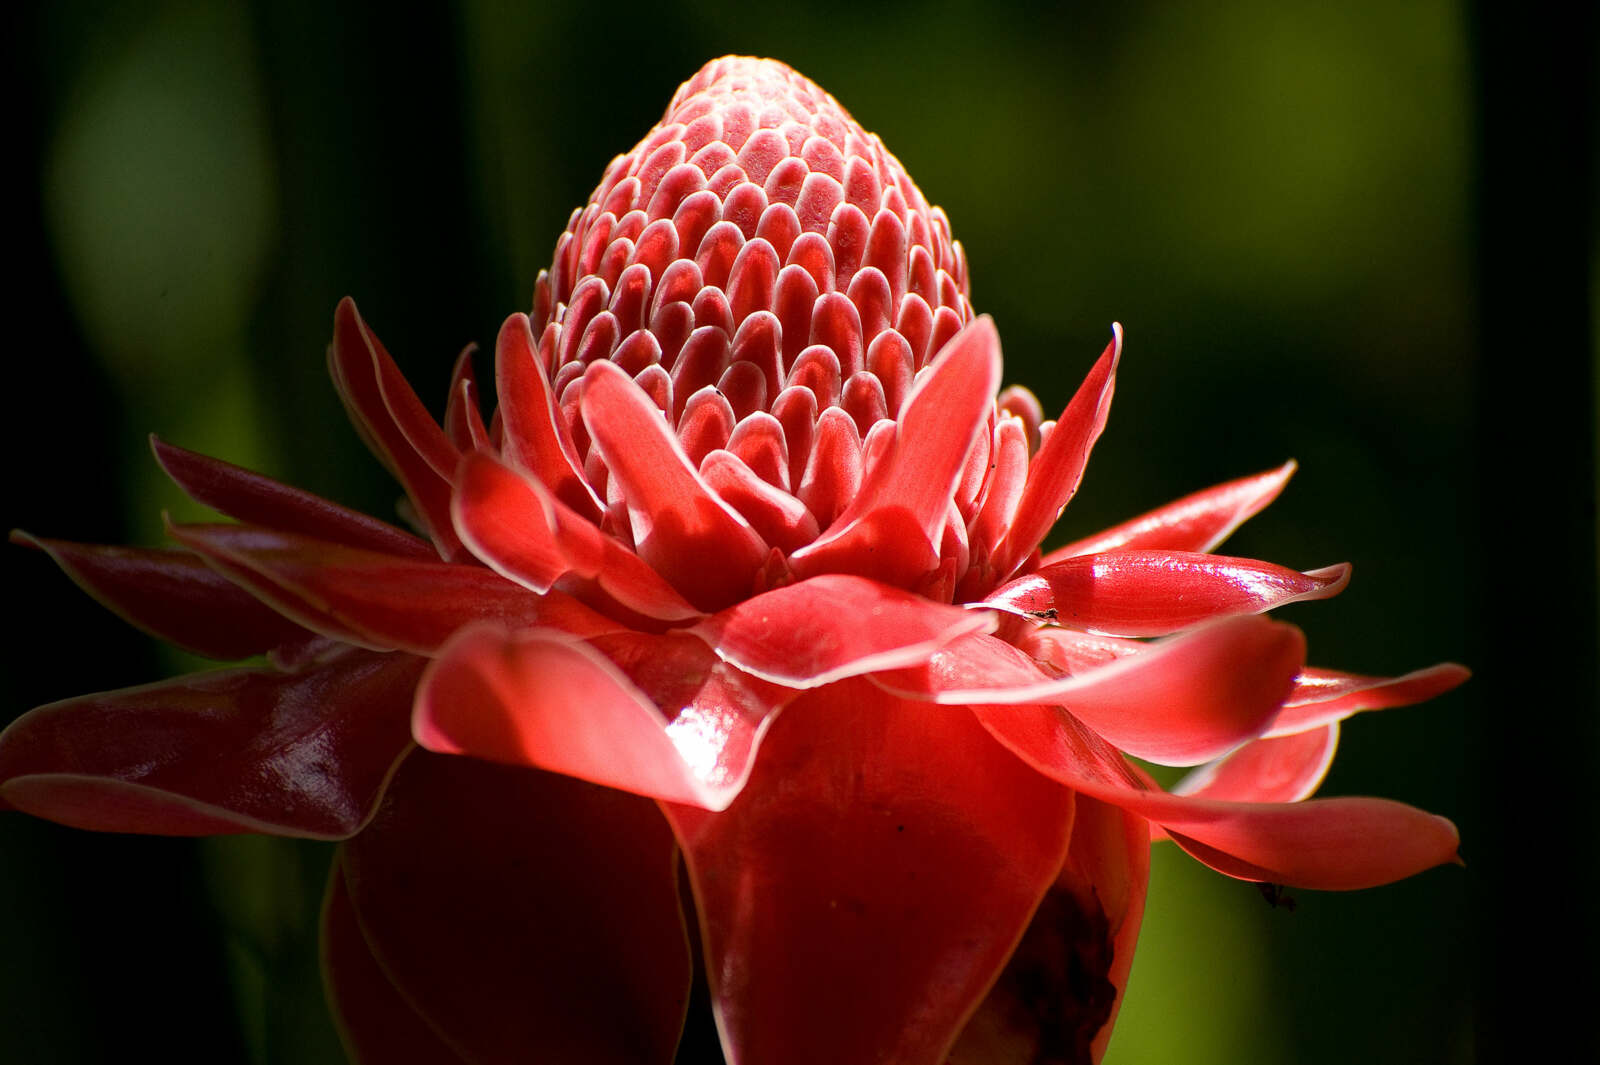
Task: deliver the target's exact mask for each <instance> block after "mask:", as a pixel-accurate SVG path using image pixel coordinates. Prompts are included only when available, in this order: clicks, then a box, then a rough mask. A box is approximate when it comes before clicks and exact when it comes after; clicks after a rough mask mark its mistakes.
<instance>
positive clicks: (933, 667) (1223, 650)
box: [874, 617, 1305, 765]
mask: <svg viewBox="0 0 1600 1065" xmlns="http://www.w3.org/2000/svg"><path fill="white" fill-rule="evenodd" d="M1304 661H1305V638H1304V637H1303V636H1301V634H1300V630H1299V629H1296V628H1294V627H1293V626H1292V625H1284V624H1281V623H1279V622H1273V621H1268V620H1266V619H1265V618H1256V617H1246V618H1232V619H1228V620H1226V621H1221V622H1217V623H1216V624H1213V625H1208V626H1206V627H1204V628H1201V629H1197V630H1195V631H1194V632H1191V633H1185V634H1184V635H1182V636H1177V637H1174V638H1172V639H1170V640H1166V641H1164V642H1162V643H1157V644H1152V645H1150V646H1149V647H1148V649H1147V650H1145V651H1143V652H1142V653H1139V654H1136V655H1129V656H1127V657H1124V658H1121V659H1118V660H1116V661H1114V662H1113V663H1112V664H1110V665H1106V666H1103V667H1101V668H1099V669H1093V670H1090V671H1088V672H1086V673H1080V674H1078V675H1076V676H1069V677H1059V678H1056V677H1050V676H1047V675H1046V674H1045V673H1043V672H1042V671H1041V670H1040V669H1039V668H1038V666H1037V665H1035V664H1034V663H1033V662H1032V661H1031V660H1030V659H1028V657H1027V656H1026V655H1025V654H1023V653H1022V652H1020V651H1018V650H1017V649H1015V648H1013V647H1011V646H1010V645H1009V644H1006V643H1004V642H1003V641H1000V640H997V639H993V638H990V637H986V636H971V637H968V638H966V639H964V640H962V641H960V642H959V643H956V644H952V645H951V646H950V647H947V648H945V649H944V650H942V651H939V652H936V653H935V654H933V655H932V656H931V657H930V658H929V660H928V661H927V663H926V664H925V665H922V666H919V667H917V668H914V669H907V670H901V671H898V672H895V673H888V674H884V675H881V676H879V677H876V678H874V679H875V680H877V681H878V683H880V684H882V685H883V686H885V687H887V688H889V689H891V690H897V691H905V692H908V693H913V694H916V695H919V696H921V697H924V698H930V699H932V700H933V701H935V702H939V703H947V704H967V703H985V704H990V705H993V706H1000V705H1009V706H1016V705H1020V704H1024V703H1051V704H1056V705H1059V706H1063V707H1065V708H1066V709H1068V710H1070V711H1071V713H1072V715H1073V716H1074V717H1075V718H1077V719H1078V720H1079V721H1082V722H1083V723H1084V724H1085V725H1088V726H1089V727H1090V728H1092V729H1094V730H1095V732H1097V733H1099V734H1100V735H1101V736H1103V737H1105V738H1106V739H1107V740H1109V741H1111V743H1112V744H1114V745H1115V746H1116V747H1117V748H1118V749H1120V750H1122V751H1125V752H1127V753H1128V754H1131V755H1134V756H1135V757H1138V758H1143V759H1145V760H1147V761H1151V762H1157V763H1160V764H1162V765H1198V764H1200V763H1201V762H1206V761H1209V760H1210V759H1213V758H1216V757H1219V756H1220V755H1222V754H1223V753H1224V752H1226V751H1229V750H1231V749H1232V748H1234V747H1236V746H1238V745H1239V744H1240V743H1243V742H1245V741H1246V740H1249V739H1252V738H1254V737H1255V736H1258V735H1260V734H1261V731H1262V730H1263V729H1265V728H1266V727H1267V725H1268V724H1269V723H1270V722H1271V721H1272V719H1273V717H1274V716H1276V714H1277V713H1278V708H1279V707H1280V706H1282V705H1283V700H1284V698H1285V697H1286V696H1287V695H1288V694H1289V690H1290V687H1291V685H1292V684H1293V683H1294V677H1295V674H1296V673H1298V672H1299V670H1300V667H1301V665H1302V664H1303V662H1304Z"/></svg>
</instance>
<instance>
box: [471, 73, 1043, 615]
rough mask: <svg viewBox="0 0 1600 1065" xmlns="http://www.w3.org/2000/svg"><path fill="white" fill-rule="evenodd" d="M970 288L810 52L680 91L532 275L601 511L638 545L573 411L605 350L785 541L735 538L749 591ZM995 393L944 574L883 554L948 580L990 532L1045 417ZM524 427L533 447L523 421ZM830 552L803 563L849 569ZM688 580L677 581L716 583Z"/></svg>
mask: <svg viewBox="0 0 1600 1065" xmlns="http://www.w3.org/2000/svg"><path fill="white" fill-rule="evenodd" d="M968 293H969V289H968V278H967V266H966V259H965V256H964V255H963V253H962V250H961V245H960V244H959V243H958V242H956V241H954V240H953V239H952V238H951V234H950V224H949V220H948V219H947V218H946V217H945V214H944V212H943V211H942V210H941V209H939V208H938V207H932V206H930V205H929V204H928V202H927V200H926V199H925V198H924V197H923V195H922V193H921V192H920V191H919V190H918V188H917V187H916V185H915V184H913V183H912V181H911V179H910V178H909V177H908V176H907V174H906V171H905V169H904V168H903V167H902V166H901V165H900V162H899V161H898V160H897V159H896V158H895V157H894V156H893V155H892V154H890V152H889V151H888V150H887V149H886V148H885V147H884V146H883V142H882V141H881V140H879V139H878V137H877V136H876V135H874V134H870V133H867V132H866V131H864V130H863V129H862V128H861V127H860V126H859V125H858V124H857V123H856V122H855V120H854V119H852V118H851V117H850V116H849V115H848V114H847V113H846V112H845V111H844V110H843V108H841V107H840V106H839V104H838V103H837V101H835V100H834V99H833V97H832V96H830V95H828V94H827V93H825V92H823V91H822V90H820V89H819V88H818V87H817V86H816V85H815V84H813V83H812V82H810V81H809V80H807V79H805V78H803V77H802V76H800V75H799V74H796V73H794V72H793V71H790V70H787V69H786V68H782V67H779V66H777V65H776V64H764V63H756V62H751V61H748V60H741V59H725V60H721V61H718V62H717V63H713V64H710V65H708V66H707V67H706V68H704V69H703V70H701V71H700V73H699V74H697V75H696V76H695V78H694V79H692V80H691V81H689V82H687V83H686V84H685V85H683V86H682V87H681V88H680V89H679V90H678V93H677V95H676V96H675V97H674V99H673V101H672V103H671V104H670V105H669V107H668V109H667V113H666V116H665V117H664V118H663V120H662V122H661V123H660V124H659V125H658V126H657V127H656V128H655V130H653V131H652V132H651V133H650V134H649V135H648V136H647V137H646V138H645V139H644V140H643V141H642V142H641V143H640V144H639V145H638V146H637V147H636V148H634V149H633V151H631V152H629V153H627V154H626V155H622V156H619V157H617V158H616V159H615V160H613V161H612V163H611V165H610V166H609V167H608V168H607V170H606V172H605V175H604V177H603V178H602V179H601V181H600V184H599V185H598V186H597V187H596V189H595V191H594V194H593V195H592V196H591V197H590V201H589V203H588V205H587V206H585V207H583V208H580V209H578V210H577V211H574V212H573V214H572V217H571V220H570V222H569V223H568V226H567V229H566V232H565V233H563V234H562V236H561V238H560V239H559V241H558V242H557V245H556V251H555V257H554V261H553V263H552V265H551V267H550V269H549V270H548V271H545V272H542V273H541V274H540V276H539V279H538V282H537V285H536V289H535V298H534V310H533V314H532V318H531V323H530V327H531V331H532V334H533V335H534V336H536V337H537V344H536V352H537V356H536V357H537V360H538V363H539V365H540V368H541V369H542V371H543V373H544V374H545V375H546V377H547V378H548V380H549V382H550V388H551V392H552V395H553V397H554V399H555V403H556V405H557V408H558V409H559V411H560V418H559V424H558V432H560V433H562V434H564V435H563V439H562V440H561V444H562V446H563V448H564V449H569V451H568V454H569V455H570V456H571V458H572V460H573V466H574V467H575V469H576V470H577V471H581V473H582V476H583V478H584V480H585V481H587V484H588V487H589V488H590V490H591V491H592V493H593V500H592V502H593V503H594V504H595V505H596V507H597V512H593V513H592V516H594V517H596V518H598V521H599V525H600V527H601V528H602V529H603V530H604V531H605V532H606V533H608V534H611V535H613V536H615V537H617V538H618V539H619V540H621V541H622V542H624V543H627V544H629V545H635V544H636V540H637V531H638V530H637V528H636V522H633V521H630V520H629V515H628V505H627V498H626V497H627V493H626V492H625V491H623V490H622V488H621V486H620V485H619V484H618V483H617V480H616V478H614V477H613V471H612V469H611V464H610V463H609V462H608V461H607V454H606V452H607V449H606V447H605V446H604V445H601V446H596V443H597V442H596V440H595V434H594V433H593V432H592V431H591V428H590V426H589V425H588V424H586V421H585V417H584V413H583V408H584V404H583V402H582V397H583V395H584V392H585V391H586V389H587V386H588V384H589V383H590V382H591V381H592V379H593V374H592V373H591V372H589V367H590V366H591V365H592V364H594V363H596V362H600V361H607V362H610V363H611V364H613V365H615V366H617V367H619V368H620V369H622V370H623V371H625V372H626V374H627V375H628V377H630V378H631V379H632V380H633V382H634V383H635V384H637V385H638V386H639V388H640V389H641V390H643V392H644V393H645V394H647V395H648V396H649V397H650V398H651V399H652V400H653V401H654V403H655V404H656V406H657V407H658V408H659V409H660V410H661V411H662V413H663V414H664V415H665V416H666V419H667V423H668V424H669V426H670V427H671V429H672V431H673V434H674V436H675V438H676V441H677V443H678V446H679V447H680V448H681V450H682V452H683V455H684V457H685V458H686V459H687V462H688V464H689V465H690V467H691V468H692V469H693V470H694V471H695V472H696V473H697V474H698V476H699V478H700V479H701V480H702V481H703V482H704V483H705V485H706V486H708V487H709V488H710V490H711V491H712V492H714V493H715V496H716V498H717V499H719V500H720V501H721V502H723V503H725V504H726V505H727V506H728V507H729V508H730V509H731V510H732V511H734V512H735V513H736V514H737V515H738V518H739V519H741V520H742V522H743V523H744V524H746V525H748V526H749V528H750V529H751V530H753V531H754V532H755V533H756V534H757V535H758V536H759V538H760V540H761V542H762V545H763V546H764V547H766V548H770V549H775V550H776V552H777V553H778V556H779V559H778V560H777V561H774V560H772V559H771V557H770V555H769V553H768V552H767V551H765V550H749V549H747V550H746V551H745V552H744V553H743V556H742V557H743V558H744V561H745V562H746V564H747V565H748V564H749V563H751V562H752V561H753V562H754V568H755V570H756V571H758V572H753V573H749V574H746V575H745V576H747V577H749V578H751V579H750V580H749V581H747V582H746V583H745V584H744V586H743V587H741V588H730V589H728V592H727V594H728V595H732V596H735V597H738V596H739V593H741V592H742V593H743V594H745V595H747V594H749V593H750V592H752V591H759V590H760V589H761V587H763V586H765V585H766V584H768V583H771V582H773V581H780V582H781V581H784V580H788V579H792V574H791V572H790V567H789V565H788V562H787V560H788V559H789V558H790V556H792V555H793V554H794V553H795V552H797V551H801V550H802V549H804V548H805V547H807V545H810V544H812V543H814V542H815V541H816V540H817V538H818V536H819V534H821V533H822V532H823V531H824V530H827V529H828V528H829V527H830V526H831V525H833V523H834V522H835V521H836V520H837V519H838V518H839V517H840V516H841V515H842V514H843V513H844V512H845V510H846V509H847V507H848V505H849V504H850V502H851V501H852V500H853V499H855V498H856V497H857V495H858V493H859V492H860V491H861V489H862V485H863V478H864V472H865V467H866V466H867V465H868V464H869V458H870V457H873V456H878V457H881V456H883V455H884V454H886V453H887V452H888V451H889V450H890V440H891V438H892V436H893V434H894V432H895V420H896V419H897V418H899V417H900V416H901V415H902V413H903V412H904V410H905V407H906V403H907V400H908V399H909V397H910V395H911V393H912V391H913V388H914V385H915V382H916V381H917V379H918V376H919V375H920V374H923V373H924V371H925V370H926V369H927V367H928V364H929V362H930V360H932V359H933V358H934V356H936V355H937V354H938V353H939V352H940V351H941V350H943V349H944V348H945V346H946V344H947V343H948V342H949V341H950V340H951V339H953V338H954V337H955V336H956V335H957V334H958V333H960V332H961V330H962V329H963V328H964V327H966V326H967V325H968V324H969V323H971V322H972V321H973V311H972V304H971V301H970V299H969V294H968ZM506 372H507V371H506V370H505V369H504V368H502V370H501V373H502V375H504V374H505V373H506ZM990 395H991V396H992V395H993V393H992V391H991V392H990ZM502 409H503V410H504V408H502ZM1001 409H1002V410H1003V411H1006V412H1010V414H1012V415H1013V416H1012V417H1003V418H1002V420H1003V421H1005V422H1006V423H1007V424H1005V425H1003V426H1000V427H998V428H997V427H996V425H995V421H996V417H995V413H994V409H993V408H991V410H990V412H989V413H988V416H987V417H986V418H985V419H984V420H985V421H986V422H987V425H986V428H987V430H988V431H987V432H980V433H978V434H977V437H976V439H975V440H974V442H973V444H972V446H971V447H970V449H969V450H968V452H967V454H966V455H965V460H964V462H963V463H962V468H961V470H960V474H961V476H960V477H959V479H958V480H957V481H956V483H955V484H953V485H952V486H951V487H952V488H953V489H954V491H953V492H952V493H950V494H951V495H953V498H954V508H953V511H954V512H952V513H949V514H948V515H947V514H945V513H940V514H939V515H937V519H938V523H939V524H940V525H942V526H945V527H946V529H947V530H948V531H947V532H945V533H943V534H942V535H940V536H939V542H937V543H936V544H935V545H934V546H935V547H936V548H938V554H937V559H936V561H937V562H942V563H944V567H943V568H944V570H945V571H946V572H945V574H944V579H943V581H942V584H941V587H939V588H938V589H930V588H929V587H928V582H927V580H926V578H927V577H928V576H929V574H928V573H926V572H922V573H918V572H907V573H901V574H893V573H890V572H885V571H884V570H883V569H881V568H877V569H875V571H874V572H873V573H872V574H871V575H872V576H877V577H880V578H882V577H885V576H900V577H901V578H902V579H903V580H904V581H905V582H906V583H912V584H918V583H919V582H920V585H919V590H921V591H923V592H927V591H930V590H936V591H939V592H942V598H944V599H945V600H947V601H948V600H949V598H950V597H951V595H952V594H953V592H954V588H955V583H956V581H958V580H959V579H960V577H961V576H962V575H963V574H965V572H966V571H967V569H968V567H969V565H970V563H971V561H972V547H973V541H974V538H975V537H976V538H977V541H978V544H979V545H980V546H982V547H984V548H992V547H993V546H994V542H995V540H996V538H997V537H996V533H997V532H998V530H999V529H1001V528H1003V526H1004V525H1005V524H1006V521H1007V519H1008V518H1009V514H1004V515H1002V514H996V513H990V514H989V515H987V516H986V518H985V520H983V521H982V522H981V523H980V513H981V511H982V509H983V508H982V502H983V500H984V498H985V495H986V492H987V490H988V489H989V487H990V486H991V484H997V485H999V486H1000V489H1001V490H1000V494H1005V493H1006V492H1010V493H1011V494H1012V495H1013V496H1014V494H1015V488H1016V484H1017V483H1018V482H1017V478H1018V476H1019V475H1020V474H1021V473H1022V472H1024V470H1025V466H1026V452H1025V449H1024V447H1023V445H1025V444H1026V442H1028V441H1030V440H1031V441H1033V442H1034V443H1035V444H1036V443H1037V441H1038V439H1039V429H1040V416H1039V406H1038V404H1037V402H1035V401H1033V400H1032V397H1031V396H1028V395H1027V394H1026V393H1025V392H1022V391H1020V390H1012V391H1011V392H1010V393H1008V394H1007V396H1006V397H1005V403H1004V404H1003V407H1002V408H1001ZM1019 417H1020V420H1018V419H1019ZM511 428H513V429H515V428H516V427H511ZM511 435H513V436H515V435H517V434H516V432H515V431H513V433H512V434H511ZM510 450H512V451H513V452H518V453H526V452H528V451H531V450H534V449H533V448H530V447H529V446H527V445H526V443H525V442H524V441H522V440H513V441H512V442H511V444H510ZM992 453H995V454H1000V455H1002V456H1004V457H1005V461H1003V462H997V463H991V461H990V459H991V454H992ZM530 465H531V464H530ZM991 466H995V467H996V468H997V469H998V470H999V473H998V475H997V476H991V475H990V474H989V470H990V467H991ZM533 472H544V471H542V470H537V469H536V470H534V471H533ZM941 487H942V486H941ZM946 517H948V518H949V519H950V520H949V522H948V523H946V522H945V519H946ZM758 555H759V557H756V556H758ZM734 557H741V556H739V555H738V553H737V552H736V553H735V556H734ZM724 561H725V562H726V561H728V560H727V559H726V558H725V559H724ZM837 562H838V560H837V559H830V560H828V562H825V563H822V564H818V565H812V566H811V567H809V569H808V572H817V571H825V570H829V569H834V568H845V569H850V568H851V567H850V566H849V565H848V564H846V565H842V566H839V565H836V563H837ZM913 569H914V567H913ZM687 579H688V581H689V584H688V586H681V582H674V583H675V584H680V587H679V590H680V591H683V592H684V593H685V594H687V595H688V596H689V597H690V598H691V599H695V598H697V593H702V594H703V592H704V589H702V588H697V587H695V580H696V578H695V577H693V576H689V577H688V578H687ZM716 598H717V597H713V600H712V601H714V600H715V599H716ZM702 601H705V600H703V599H702ZM715 605H725V603H716V604H715Z"/></svg>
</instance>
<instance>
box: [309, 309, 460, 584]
mask: <svg viewBox="0 0 1600 1065" xmlns="http://www.w3.org/2000/svg"><path fill="white" fill-rule="evenodd" d="M328 370H329V373H330V374H331V375H332V376H333V383H334V386H335V388H337V389H338V392H339V398H340V399H342V400H344V404H345V408H346V409H347V410H348V411H349V412H350V420H351V421H352V422H354V423H355V425H356V428H357V430H358V431H359V432H360V433H361V435H362V438H363V439H364V440H365V441H366V442H367V446H369V447H370V448H372V451H373V454H375V455H376V456H377V457H378V461H380V462H382V463H383V464H384V466H385V467H387V468H388V470H389V472H390V473H392V474H394V476H395V478H396V479H397V480H398V481H399V482H400V483H401V485H402V486H404V488H405V490H406V495H407V496H408V497H409V498H410V500H411V503H412V505H413V506H414V507H415V508H416V513H417V516H418V517H419V518H420V519H421V520H422V523H423V525H424V526H426V528H427V530H428V534H429V535H430V536H431V537H432V538H433V541H434V543H436V544H437V545H438V547H439V553H440V554H441V555H443V556H444V557H445V558H453V557H455V554H456V552H457V551H459V550H460V547H461V545H460V544H459V543H458V542H457V541H456V537H455V532H454V531H453V530H452V529H451V528H450V480H449V478H450V475H451V474H452V473H453V472H454V471H455V468H456V463H457V462H458V461H460V458H461V453H460V451H458V450H457V449H456V446H455V445H454V444H452V443H451V442H450V438H449V437H448V436H446V435H445V433H444V430H443V429H441V428H439V424H438V423H437V422H435V421H434V420H433V418H432V417H431V416H430V415H429V414H428V411H427V408H426V407H424V406H423V405H422V401H421V400H420V399H418V398H417V394H416V393H415V392H413V391H412V390H411V386H410V385H409V384H407V383H406V379H405V377H404V376H403V375H402V374H401V373H400V368H399V367H398V366H396V365H395V363H394V359H392V358H390V357H389V353H388V352H387V351H385V350H384V347H383V345H382V344H380V343H379V342H378V338H377V337H375V336H373V335H372V331H371V330H370V329H368V328H367V323H366V322H364V321H362V320H361V314H360V312H358V311H357V310H356V305H355V302H354V301H353V300H351V299H349V298H348V297H346V298H345V299H343V300H341V301H340V302H339V308H338V310H337V311H336V312H335V313H334V319H333V344H332V345H331V346H329V348H328Z"/></svg>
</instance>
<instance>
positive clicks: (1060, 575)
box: [983, 551, 1350, 636]
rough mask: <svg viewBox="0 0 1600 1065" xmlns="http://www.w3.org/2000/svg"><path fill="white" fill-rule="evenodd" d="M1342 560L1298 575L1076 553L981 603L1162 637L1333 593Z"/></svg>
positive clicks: (1184, 554)
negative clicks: (1220, 618)
mask: <svg viewBox="0 0 1600 1065" xmlns="http://www.w3.org/2000/svg"><path fill="white" fill-rule="evenodd" d="M1349 581H1350V567H1349V566H1348V565H1340V566H1329V567H1327V568H1326V569H1320V570H1311V571H1309V572H1306V573H1301V572H1299V571H1297V570H1292V569H1286V568H1284V567H1283V566H1274V565H1273V564H1271V563H1270V562H1257V561H1256V560H1255V559H1249V558H1228V557H1225V556H1222V555H1204V554H1200V553H1198V552H1193V551H1108V552H1106V553H1104V554H1098V555H1079V556H1076V557H1074V558H1068V559H1063V560H1062V561H1060V562H1057V563H1055V564H1053V565H1050V566H1046V567H1044V568H1042V569H1039V570H1036V571H1034V572H1033V573H1030V574H1028V575H1027V576H1024V577H1018V578H1017V579H1016V580H1014V581H1012V582H1011V583H1009V584H1007V585H1006V586H1005V587H1003V588H999V589H997V590H996V591H995V592H994V593H993V594H992V595H990V596H989V597H988V598H987V599H985V600H984V601H983V605H984V606H988V607H993V608H995V609H999V610H1009V611H1011V612H1013V613H1017V614H1023V615H1027V616H1030V617H1034V618H1047V619H1048V620H1050V621H1052V622H1056V623H1059V624H1061V625H1066V626H1070V627H1072V628H1075V629H1085V630H1087V631H1089V632H1095V633H1102V634H1105V635H1108V636H1165V635H1166V634H1168V633H1171V632H1177V631H1178V630H1179V629H1186V628H1189V627H1190V626H1192V625H1198V624H1200V623H1201V622H1204V621H1209V620H1211V619H1213V618H1218V617H1225V616H1227V615H1230V614H1255V613H1260V612H1261V611H1264V610H1271V609H1273V608H1274V607H1280V606H1283V605H1285V604H1287V603H1294V602H1299V601H1300V600H1303V599H1326V598H1328V597H1329V596H1333V595H1338V594H1339V593H1340V592H1341V591H1343V590H1344V587H1345V585H1346V584H1348V583H1349Z"/></svg>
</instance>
